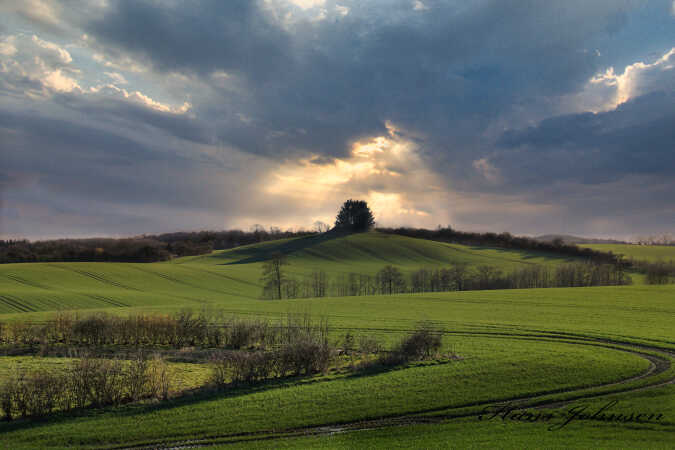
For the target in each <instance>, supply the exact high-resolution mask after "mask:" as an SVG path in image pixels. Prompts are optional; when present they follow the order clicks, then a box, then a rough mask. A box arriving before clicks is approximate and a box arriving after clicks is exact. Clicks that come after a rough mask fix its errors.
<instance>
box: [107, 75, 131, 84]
mask: <svg viewBox="0 0 675 450" xmlns="http://www.w3.org/2000/svg"><path fill="white" fill-rule="evenodd" d="M103 73H104V74H105V75H106V76H107V77H108V78H110V79H111V80H113V82H114V83H117V84H129V82H128V81H127V79H126V78H124V75H122V74H121V73H117V72H103Z"/></svg>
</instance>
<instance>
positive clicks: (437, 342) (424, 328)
mask: <svg viewBox="0 0 675 450" xmlns="http://www.w3.org/2000/svg"><path fill="white" fill-rule="evenodd" d="M441 333H442V331H441V330H434V329H433V328H432V327H431V325H429V324H426V323H422V324H420V325H418V327H417V328H416V329H415V331H413V332H412V333H411V334H410V335H408V336H406V337H404V338H403V339H402V340H401V342H400V343H399V344H398V345H397V346H396V347H394V349H393V350H392V351H390V352H389V353H388V354H386V355H384V356H382V357H381V358H379V360H378V362H379V363H380V364H382V365H385V366H397V365H401V364H406V363H409V362H412V361H420V360H423V359H429V358H431V357H433V356H435V355H436V354H437V353H438V352H439V350H440V349H441V346H442V345H443V336H442V334H441Z"/></svg>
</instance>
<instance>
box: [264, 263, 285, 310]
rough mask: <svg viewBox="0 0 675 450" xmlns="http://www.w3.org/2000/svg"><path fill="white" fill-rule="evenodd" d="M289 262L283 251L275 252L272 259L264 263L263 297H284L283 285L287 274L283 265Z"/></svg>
mask: <svg viewBox="0 0 675 450" xmlns="http://www.w3.org/2000/svg"><path fill="white" fill-rule="evenodd" d="M287 264H288V260H287V259H286V256H285V255H284V254H283V253H281V252H274V253H272V255H270V259H269V260H268V261H266V262H265V263H264V264H263V269H262V270H263V275H262V281H263V282H264V285H263V297H269V298H276V299H281V298H282V285H283V284H284V280H285V276H284V271H283V266H285V265H287Z"/></svg>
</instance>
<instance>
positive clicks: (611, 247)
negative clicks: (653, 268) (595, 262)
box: [579, 244, 675, 262]
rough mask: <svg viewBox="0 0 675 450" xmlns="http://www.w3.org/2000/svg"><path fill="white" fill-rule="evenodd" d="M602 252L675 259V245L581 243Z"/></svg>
mask: <svg viewBox="0 0 675 450" xmlns="http://www.w3.org/2000/svg"><path fill="white" fill-rule="evenodd" d="M579 247H588V248H592V249H594V250H600V251H601V252H612V253H614V254H615V255H624V256H625V257H626V258H633V259H641V260H645V261H651V262H655V261H675V247H674V246H666V245H631V244H580V245H579Z"/></svg>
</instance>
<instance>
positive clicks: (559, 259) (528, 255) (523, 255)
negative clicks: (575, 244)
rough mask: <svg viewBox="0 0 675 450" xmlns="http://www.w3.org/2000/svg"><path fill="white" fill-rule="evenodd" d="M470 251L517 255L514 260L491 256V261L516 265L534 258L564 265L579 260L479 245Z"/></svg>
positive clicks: (570, 257) (510, 257)
mask: <svg viewBox="0 0 675 450" xmlns="http://www.w3.org/2000/svg"><path fill="white" fill-rule="evenodd" d="M469 248H470V249H471V250H475V251H483V250H493V251H495V252H497V253H500V254H505V253H510V254H511V255H513V253H517V254H518V255H519V256H520V258H521V259H514V258H513V256H511V255H509V256H502V255H491V256H490V258H491V259H502V260H504V261H510V262H516V263H521V264H522V263H524V262H527V260H528V259H534V258H545V259H546V260H547V262H552V261H556V262H565V263H570V262H578V261H579V258H575V257H572V256H565V255H559V254H555V253H548V252H542V251H537V250H521V249H518V248H502V247H487V246H480V245H473V246H471V247H469ZM528 264H538V263H528Z"/></svg>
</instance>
